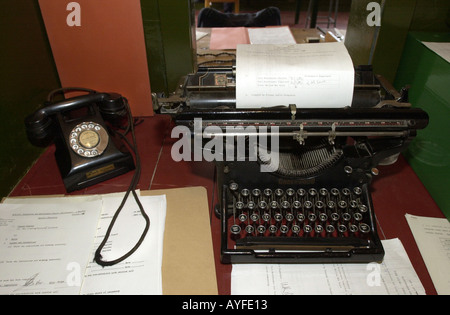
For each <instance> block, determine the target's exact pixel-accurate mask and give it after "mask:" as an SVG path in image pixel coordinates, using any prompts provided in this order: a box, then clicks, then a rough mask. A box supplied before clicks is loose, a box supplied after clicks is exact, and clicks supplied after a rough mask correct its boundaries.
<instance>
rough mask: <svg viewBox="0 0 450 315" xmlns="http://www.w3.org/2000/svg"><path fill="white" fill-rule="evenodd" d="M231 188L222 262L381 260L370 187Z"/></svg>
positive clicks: (225, 213)
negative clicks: (238, 190) (368, 189)
mask: <svg viewBox="0 0 450 315" xmlns="http://www.w3.org/2000/svg"><path fill="white" fill-rule="evenodd" d="M233 186H234V184H231V185H230V187H231V189H230V187H224V190H223V194H224V196H223V198H224V199H223V204H225V207H224V209H223V210H222V211H223V213H222V234H223V235H222V253H221V254H222V256H221V257H222V262H224V263H258V262H261V263H327V262H334V263H336V262H339V263H348V262H373V261H377V262H379V261H382V259H383V256H384V250H383V247H382V245H381V242H380V240H379V238H378V236H377V232H376V225H375V224H374V222H375V221H374V214H373V210H372V203H371V199H370V195H369V194H368V192H367V187H366V185H363V186H362V187H353V188H352V189H350V188H341V189H337V188H330V189H326V188H321V189H316V188H312V187H310V188H305V189H304V188H298V189H297V190H294V189H293V188H287V189H281V188H276V189H274V190H272V189H264V190H263V191H261V190H260V189H252V190H250V189H247V188H244V189H242V190H241V191H240V192H237V190H235V189H234V188H233ZM236 186H237V185H236ZM255 191H256V192H255ZM227 201H229V202H227Z"/></svg>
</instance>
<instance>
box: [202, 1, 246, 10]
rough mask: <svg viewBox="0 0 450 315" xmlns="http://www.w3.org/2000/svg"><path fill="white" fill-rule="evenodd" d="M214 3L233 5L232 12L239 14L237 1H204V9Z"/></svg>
mask: <svg viewBox="0 0 450 315" xmlns="http://www.w3.org/2000/svg"><path fill="white" fill-rule="evenodd" d="M214 2H220V3H224V2H225V3H228V2H231V3H234V12H235V13H239V0H205V8H209V7H210V6H211V4H213V3H214Z"/></svg>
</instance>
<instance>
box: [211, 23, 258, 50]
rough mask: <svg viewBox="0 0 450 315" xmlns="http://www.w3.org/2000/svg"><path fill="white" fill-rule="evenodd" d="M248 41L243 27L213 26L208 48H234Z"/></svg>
mask: <svg viewBox="0 0 450 315" xmlns="http://www.w3.org/2000/svg"><path fill="white" fill-rule="evenodd" d="M248 43H250V41H249V39H248V32H247V29H246V28H245V27H215V28H212V29H211V39H210V42H209V49H212V50H222V49H236V47H237V45H239V44H248Z"/></svg>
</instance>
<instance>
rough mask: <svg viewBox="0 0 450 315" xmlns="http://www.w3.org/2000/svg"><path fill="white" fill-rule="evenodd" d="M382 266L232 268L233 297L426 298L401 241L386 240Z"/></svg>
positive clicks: (321, 265) (295, 265) (327, 265)
mask: <svg viewBox="0 0 450 315" xmlns="http://www.w3.org/2000/svg"><path fill="white" fill-rule="evenodd" d="M382 243H383V247H384V249H385V252H386V253H385V258H384V261H383V262H382V263H381V264H378V263H375V262H373V263H368V264H364V263H359V264H356V263H355V264H264V265H262V264H242V265H233V269H232V273H231V294H233V295H248V294H250V295H301V294H305V295H376V294H379V295H386V294H388V295H424V294H425V290H424V288H423V286H422V283H421V282H420V279H419V277H418V276H417V274H416V272H415V270H414V268H413V266H412V265H411V262H410V260H409V258H408V255H407V254H406V251H405V249H404V248H403V245H402V243H401V242H400V240H399V239H392V240H383V241H382Z"/></svg>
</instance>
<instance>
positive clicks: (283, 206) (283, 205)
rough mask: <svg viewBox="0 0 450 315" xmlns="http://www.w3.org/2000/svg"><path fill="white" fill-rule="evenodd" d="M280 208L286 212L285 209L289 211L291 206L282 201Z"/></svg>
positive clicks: (287, 202)
mask: <svg viewBox="0 0 450 315" xmlns="http://www.w3.org/2000/svg"><path fill="white" fill-rule="evenodd" d="M281 207H282V208H283V209H285V210H286V209H289V208H290V207H291V204H290V203H289V201H287V200H284V201H282V202H281Z"/></svg>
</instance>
